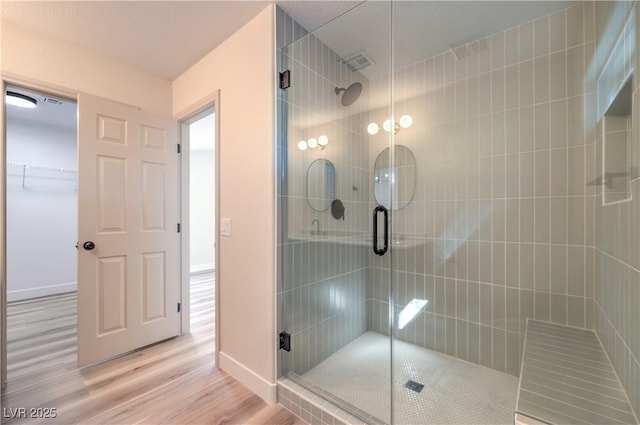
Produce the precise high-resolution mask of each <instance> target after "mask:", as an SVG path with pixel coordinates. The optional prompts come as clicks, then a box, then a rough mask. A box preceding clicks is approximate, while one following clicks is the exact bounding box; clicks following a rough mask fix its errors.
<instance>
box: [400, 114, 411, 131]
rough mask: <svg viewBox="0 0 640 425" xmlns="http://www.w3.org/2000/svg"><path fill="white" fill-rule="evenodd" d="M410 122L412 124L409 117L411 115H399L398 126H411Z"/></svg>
mask: <svg viewBox="0 0 640 425" xmlns="http://www.w3.org/2000/svg"><path fill="white" fill-rule="evenodd" d="M411 124H413V118H411V115H403V116H401V117H400V127H402V128H409V127H411Z"/></svg>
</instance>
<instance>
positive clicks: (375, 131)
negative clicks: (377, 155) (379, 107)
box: [367, 122, 380, 136]
mask: <svg viewBox="0 0 640 425" xmlns="http://www.w3.org/2000/svg"><path fill="white" fill-rule="evenodd" d="M378 131H380V127H378V124H376V123H374V122H372V123H371V124H369V125H368V126H367V133H369V134H370V135H372V136H375V135H376V134H378Z"/></svg>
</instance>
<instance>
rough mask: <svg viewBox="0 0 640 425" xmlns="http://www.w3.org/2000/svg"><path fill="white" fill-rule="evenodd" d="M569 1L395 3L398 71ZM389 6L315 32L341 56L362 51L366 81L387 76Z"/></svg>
mask: <svg viewBox="0 0 640 425" xmlns="http://www.w3.org/2000/svg"><path fill="white" fill-rule="evenodd" d="M570 3H571V2H570V1H397V2H394V9H393V16H394V18H393V36H394V40H393V46H394V52H393V53H394V66H395V68H402V67H404V66H407V65H410V64H413V63H415V62H418V61H420V60H422V59H426V58H429V57H432V56H435V55H436V54H439V53H442V52H445V51H447V50H448V49H449V47H450V46H452V45H453V46H459V45H463V44H465V43H468V42H470V41H474V40H478V39H481V38H483V37H485V36H487V35H491V34H494V33H496V32H499V31H503V30H505V29H508V28H511V27H513V26H515V25H518V24H521V23H524V22H528V21H532V20H534V19H536V18H539V17H541V16H545V15H548V14H550V13H553V12H554V11H557V10H560V9H563V8H565V7H568V6H569V5H570ZM390 8H391V6H390V3H388V2H376V1H369V2H366V3H365V4H363V5H361V6H359V7H357V8H355V9H353V10H351V11H350V12H348V13H346V14H344V16H341V17H340V19H336V20H335V21H333V22H331V23H329V24H328V25H326V26H324V27H322V28H320V29H319V30H317V31H316V32H315V35H316V37H318V38H319V39H320V40H321V41H322V42H324V43H325V44H326V45H327V46H329V47H330V48H331V49H332V50H333V51H334V52H336V54H338V55H339V56H341V57H349V56H350V55H352V54H354V53H356V52H358V51H360V50H364V51H365V52H366V53H367V54H368V55H369V56H370V57H371V58H372V59H373V61H374V62H375V64H374V65H373V66H369V67H367V68H365V69H363V70H362V71H361V72H362V73H363V74H365V76H367V77H368V78H373V77H376V76H380V75H386V74H388V73H389V65H390V63H389V58H390V45H391V44H390V43H391V38H390V34H391V26H392V22H391V20H390V19H389V16H390Z"/></svg>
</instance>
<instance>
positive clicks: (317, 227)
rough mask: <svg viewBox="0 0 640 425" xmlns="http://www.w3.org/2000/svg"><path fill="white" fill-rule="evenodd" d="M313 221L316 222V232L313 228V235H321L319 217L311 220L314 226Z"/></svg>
mask: <svg viewBox="0 0 640 425" xmlns="http://www.w3.org/2000/svg"><path fill="white" fill-rule="evenodd" d="M313 223H315V224H316V232H315V233H313V230H312V231H311V234H312V235H320V222H319V221H318V219H317V218H314V219H313V220H311V225H312V226H313Z"/></svg>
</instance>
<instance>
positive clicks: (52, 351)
mask: <svg viewBox="0 0 640 425" xmlns="http://www.w3.org/2000/svg"><path fill="white" fill-rule="evenodd" d="M214 296H215V291H214V276H213V274H209V275H199V276H195V277H193V278H192V280H191V309H192V312H191V334H188V335H182V336H179V337H176V338H173V339H170V340H168V341H164V342H161V343H158V344H155V345H153V346H150V347H147V348H145V349H142V350H138V351H135V352H133V353H130V354H128V355H126V356H123V357H120V358H117V359H114V360H111V361H109V362H106V363H103V364H100V365H97V366H94V367H91V368H86V369H83V370H79V369H77V368H76V338H77V335H76V297H75V294H65V295H58V296H52V297H45V298H41V299H38V300H34V301H24V302H15V303H10V304H9V305H8V308H7V313H8V317H7V327H8V332H7V334H8V335H7V337H8V347H7V348H8V350H7V357H8V365H7V366H8V370H7V375H8V381H7V388H6V390H5V391H3V392H2V416H1V417H0V418H1V420H0V422H1V423H3V424H24V423H47V424H53V423H59V424H283V425H286V424H297V425H298V424H300V425H301V424H304V423H305V422H303V421H302V420H301V419H299V418H297V417H296V416H294V415H293V414H291V413H290V412H288V411H287V410H285V409H283V408H282V407H281V406H279V405H275V406H270V405H267V404H266V403H265V402H264V401H262V399H260V398H259V397H258V396H257V395H255V394H253V393H252V392H251V391H249V390H248V389H247V388H246V387H244V386H243V385H242V384H240V383H239V382H237V381H236V380H234V379H233V378H232V377H231V376H229V375H227V374H226V373H225V372H223V371H221V370H219V369H217V368H216V367H215V365H214V356H213V354H214V353H213V352H214V330H215V323H214V319H215V314H214ZM16 408H27V412H28V410H29V408H55V409H56V410H57V417H56V418H55V419H40V420H34V419H30V418H27V419H18V418H11V417H8V416H11V412H12V410H9V409H16Z"/></svg>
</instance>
